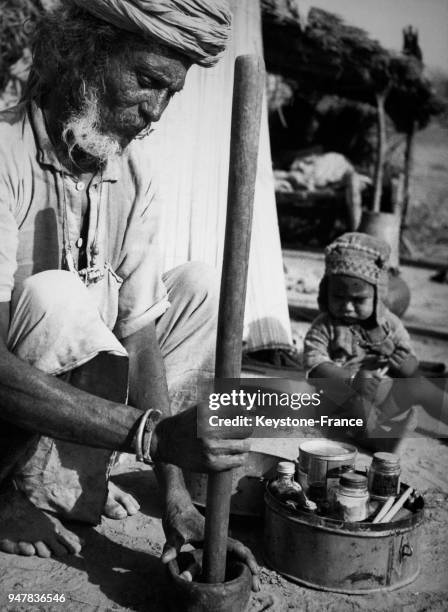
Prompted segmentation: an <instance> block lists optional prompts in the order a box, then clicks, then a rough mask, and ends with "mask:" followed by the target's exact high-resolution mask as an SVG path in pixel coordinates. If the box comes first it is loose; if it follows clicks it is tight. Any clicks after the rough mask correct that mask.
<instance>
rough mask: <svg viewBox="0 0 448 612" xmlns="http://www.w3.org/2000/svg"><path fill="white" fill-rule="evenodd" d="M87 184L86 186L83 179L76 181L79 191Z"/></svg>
mask: <svg viewBox="0 0 448 612" xmlns="http://www.w3.org/2000/svg"><path fill="white" fill-rule="evenodd" d="M85 186H86V185H85V183H83V182H82V181H78V182H77V183H76V190H77V191H82V190H83V189H84V188H85Z"/></svg>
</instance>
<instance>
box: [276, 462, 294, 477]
mask: <svg viewBox="0 0 448 612" xmlns="http://www.w3.org/2000/svg"><path fill="white" fill-rule="evenodd" d="M277 473H278V474H295V473H296V466H295V464H294V463H292V461H280V462H279V463H277Z"/></svg>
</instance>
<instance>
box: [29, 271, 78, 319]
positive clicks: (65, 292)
mask: <svg viewBox="0 0 448 612" xmlns="http://www.w3.org/2000/svg"><path fill="white" fill-rule="evenodd" d="M21 301H22V303H23V304H24V305H26V307H27V308H31V309H32V310H34V311H35V312H36V313H38V314H39V315H42V314H44V313H45V314H46V315H47V316H48V315H56V316H61V317H67V316H70V313H71V312H72V311H73V310H76V312H77V313H78V311H79V308H80V307H81V305H82V307H83V308H88V307H89V304H90V298H89V296H88V291H87V289H86V288H85V286H84V285H83V284H82V283H81V282H80V280H79V279H78V278H77V277H76V276H75V275H74V274H73V273H72V272H67V271H66V270H47V271H45V272H39V273H38V274H34V275H33V276H30V277H28V278H27V279H26V280H25V281H24V283H23V291H22V295H21Z"/></svg>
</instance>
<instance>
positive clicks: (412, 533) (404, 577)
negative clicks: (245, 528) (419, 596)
mask: <svg viewBox="0 0 448 612" xmlns="http://www.w3.org/2000/svg"><path fill="white" fill-rule="evenodd" d="M265 504H266V509H265V534H264V552H265V559H266V561H267V563H268V565H269V566H270V567H272V568H273V569H275V570H276V571H278V572H279V573H281V574H283V575H284V576H285V577H286V578H289V579H291V580H293V581H294V582H298V583H300V584H303V585H305V586H310V587H314V588H317V589H322V590H325V591H334V592H337V593H349V594H358V595H362V594H367V593H371V592H374V591H386V590H393V589H397V588H399V587H402V586H404V585H406V584H409V583H410V582H412V581H413V580H415V578H416V577H417V575H418V573H419V569H420V568H419V536H420V526H421V524H422V521H423V499H422V498H421V497H417V498H415V499H412V500H408V502H407V503H406V504H405V509H406V512H403V514H404V515H405V516H404V517H403V518H401V519H399V520H396V521H393V522H391V523H383V524H382V523H379V524H372V523H368V522H365V523H346V522H343V521H338V520H334V519H327V518H323V517H320V516H317V515H315V514H310V513H304V512H300V511H299V512H297V511H296V512H294V511H291V510H289V509H288V508H286V507H285V506H284V505H283V504H281V503H279V502H278V501H277V500H276V499H275V498H274V497H273V495H271V494H270V492H269V490H267V491H266V493H265Z"/></svg>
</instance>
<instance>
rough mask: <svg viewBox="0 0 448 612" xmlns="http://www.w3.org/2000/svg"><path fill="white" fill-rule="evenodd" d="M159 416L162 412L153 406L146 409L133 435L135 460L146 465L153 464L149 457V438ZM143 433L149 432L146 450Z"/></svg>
mask: <svg viewBox="0 0 448 612" xmlns="http://www.w3.org/2000/svg"><path fill="white" fill-rule="evenodd" d="M161 416H162V413H161V412H160V410H155V409H154V408H151V409H150V410H147V411H146V412H145V413H144V414H143V415H142V417H141V419H140V423H139V424H138V429H137V434H136V436H135V455H136V458H137V461H140V462H143V463H146V464H148V465H153V464H154V462H153V461H152V459H151V455H150V453H149V449H150V448H151V438H152V434H153V431H154V429H155V426H156V425H157V422H158V421H159V419H160V417H161ZM145 433H147V434H149V440H148V442H147V444H146V450H145V449H144V448H143V438H144V435H145Z"/></svg>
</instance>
